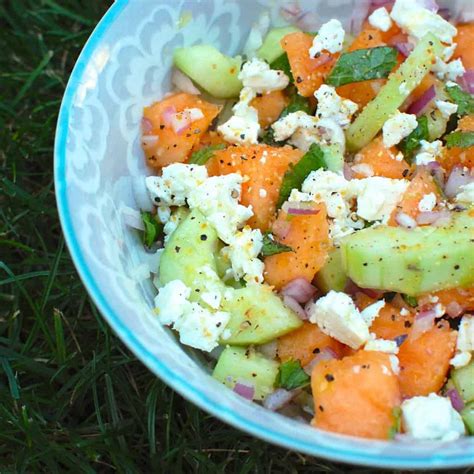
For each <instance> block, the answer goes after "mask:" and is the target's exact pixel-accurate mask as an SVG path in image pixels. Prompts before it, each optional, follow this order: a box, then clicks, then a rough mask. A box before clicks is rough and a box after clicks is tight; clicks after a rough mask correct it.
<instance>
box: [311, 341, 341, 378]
mask: <svg viewBox="0 0 474 474" xmlns="http://www.w3.org/2000/svg"><path fill="white" fill-rule="evenodd" d="M333 359H337V354H336V353H335V352H334V351H333V350H332V349H330V348H329V347H326V348H324V349H323V350H322V351H321V352H320V353H319V354H317V355H316V356H315V357H314V358H313V359H312V360H311V362H309V364H306V365H305V366H304V367H303V370H304V371H305V372H306V373H307V374H308V375H311V372H313V369H314V367H315V366H316V365H318V364H319V363H320V362H321V361H323V360H333Z"/></svg>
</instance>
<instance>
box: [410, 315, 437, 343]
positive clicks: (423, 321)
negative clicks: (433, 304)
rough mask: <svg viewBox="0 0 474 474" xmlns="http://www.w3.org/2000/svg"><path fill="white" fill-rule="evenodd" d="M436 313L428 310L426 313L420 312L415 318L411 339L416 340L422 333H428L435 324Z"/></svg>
mask: <svg viewBox="0 0 474 474" xmlns="http://www.w3.org/2000/svg"><path fill="white" fill-rule="evenodd" d="M435 319H436V311H434V310H433V309H428V310H426V311H420V312H419V313H418V314H417V315H416V316H415V321H414V322H413V326H412V329H411V333H410V335H411V337H412V338H413V339H416V338H418V337H420V336H421V335H422V334H423V333H425V332H427V331H429V330H430V329H431V328H432V327H433V326H434V323H435Z"/></svg>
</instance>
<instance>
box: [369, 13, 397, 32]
mask: <svg viewBox="0 0 474 474" xmlns="http://www.w3.org/2000/svg"><path fill="white" fill-rule="evenodd" d="M369 23H370V24H371V25H372V26H373V27H374V28H377V29H379V30H381V31H384V32H387V31H388V30H389V29H390V28H391V26H392V19H391V18H390V15H389V13H388V11H387V9H386V8H385V7H381V8H377V9H376V10H374V11H373V12H372V14H371V15H370V16H369Z"/></svg>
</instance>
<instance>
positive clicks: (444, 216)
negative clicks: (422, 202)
mask: <svg viewBox="0 0 474 474" xmlns="http://www.w3.org/2000/svg"><path fill="white" fill-rule="evenodd" d="M451 218H452V213H451V212H449V211H448V210H444V211H440V216H439V217H438V219H436V221H434V222H433V224H431V225H433V226H434V227H443V226H445V225H448V224H449V223H450V222H451Z"/></svg>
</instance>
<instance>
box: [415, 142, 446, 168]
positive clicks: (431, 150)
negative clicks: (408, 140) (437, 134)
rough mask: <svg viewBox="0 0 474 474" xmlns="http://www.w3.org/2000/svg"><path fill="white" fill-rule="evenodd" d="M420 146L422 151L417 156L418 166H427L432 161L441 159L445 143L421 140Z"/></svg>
mask: <svg viewBox="0 0 474 474" xmlns="http://www.w3.org/2000/svg"><path fill="white" fill-rule="evenodd" d="M420 145H421V147H420V150H419V152H418V153H417V154H416V156H415V163H416V165H417V166H423V165H427V164H428V163H431V162H432V161H436V158H438V157H440V156H441V154H442V153H443V142H442V141H441V140H435V141H434V142H428V141H426V140H420Z"/></svg>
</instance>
